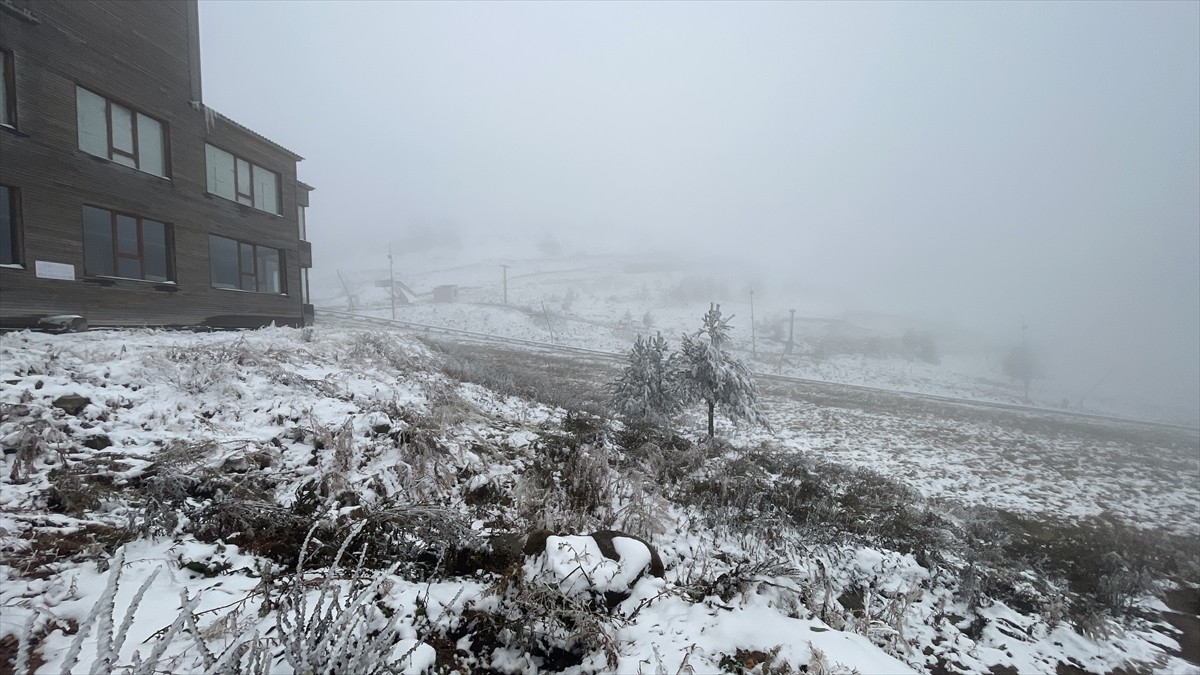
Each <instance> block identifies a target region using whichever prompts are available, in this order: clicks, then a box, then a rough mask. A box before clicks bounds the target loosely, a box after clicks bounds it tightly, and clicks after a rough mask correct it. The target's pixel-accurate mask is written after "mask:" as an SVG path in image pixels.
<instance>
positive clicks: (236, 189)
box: [204, 140, 283, 238]
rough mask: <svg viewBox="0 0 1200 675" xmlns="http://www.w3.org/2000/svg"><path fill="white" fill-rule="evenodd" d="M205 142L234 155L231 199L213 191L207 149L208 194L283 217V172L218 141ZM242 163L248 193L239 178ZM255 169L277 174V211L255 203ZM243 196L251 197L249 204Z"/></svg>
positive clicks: (206, 180) (205, 156)
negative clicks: (243, 189) (224, 146)
mask: <svg viewBox="0 0 1200 675" xmlns="http://www.w3.org/2000/svg"><path fill="white" fill-rule="evenodd" d="M204 144H205V145H206V146H212V147H213V148H215V149H217V150H220V151H221V152H223V153H225V154H227V155H229V156H230V157H233V176H232V178H233V199H230V198H229V197H226V196H225V195H222V194H218V193H216V192H213V191H212V188H213V186H212V185H209V184H208V176H209V167H208V164H207V163H208V159H209V157H208V151H207V150H206V151H205V153H204V161H205V166H204V176H205V185H204V192H205V193H206V194H210V195H212V196H214V197H220V198H221V199H224V200H225V201H229V202H233V203H235V204H241V205H242V206H248V207H250V208H252V209H254V210H255V211H259V212H261V213H269V214H271V215H272V216H278V217H280V218H282V217H283V174H282V173H281V172H279V171H276V170H274V169H270V168H267V167H265V166H263V165H262V164H259V163H257V162H253V161H250V160H249V159H246V158H245V157H243V156H242V155H239V154H237V153H236V152H230V151H228V150H226V149H225V148H223V147H221V146H219V145H217V144H216V143H213V142H212V141H209V140H205V141H204ZM241 164H245V165H246V167H247V168H246V183H247V185H249V186H250V192H248V193H247V192H242V188H241V184H240V182H239V179H240V178H241V176H240V174H241V168H240V165H241ZM255 170H258V171H266V172H267V173H270V174H271V175H273V176H275V208H276V210H275V211H268V210H267V209H264V208H260V207H259V206H258V205H256V204H255V201H256V199H255V198H256V197H257V196H258V195H257V191H256V190H257V188H256V187H255V180H254V172H255ZM242 198H246V199H249V200H250V203H249V204H247V203H246V202H243V201H242ZM227 238H228V237H227Z"/></svg>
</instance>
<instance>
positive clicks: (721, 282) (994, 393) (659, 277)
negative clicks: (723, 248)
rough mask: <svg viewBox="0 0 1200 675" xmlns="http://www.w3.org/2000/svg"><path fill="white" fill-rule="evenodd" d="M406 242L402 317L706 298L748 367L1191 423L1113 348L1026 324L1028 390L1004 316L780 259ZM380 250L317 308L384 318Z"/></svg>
mask: <svg viewBox="0 0 1200 675" xmlns="http://www.w3.org/2000/svg"><path fill="white" fill-rule="evenodd" d="M407 243H408V247H407V248H404V247H398V248H397V249H396V254H395V258H394V270H393V272H392V273H393V274H394V278H395V279H396V280H397V282H398V283H400V284H402V287H400V288H399V289H398V291H397V293H396V297H397V299H398V301H397V306H396V308H395V318H397V319H399V320H403V321H409V322H414V323H420V324H429V325H434V326H443V327H447V328H455V329H460V330H469V331H475V332H480V333H488V334H493V335H500V336H504V337H512V338H520V339H524V340H536V341H543V342H553V343H556V344H561V345H570V346H576V347H585V348H588V349H596V350H602V351H609V352H623V351H624V350H625V349H626V348H627V345H628V344H629V343H631V342H632V341H633V339H634V337H635V335H637V334H639V333H640V334H653V333H655V332H661V333H663V335H665V336H667V337H668V338H675V339H677V338H678V336H679V335H680V334H681V333H683V332H685V331H688V330H692V329H694V324H695V323H696V321H697V319H698V317H699V315H700V314H701V313H702V312H703V310H704V309H705V308H706V307H707V305H708V303H709V302H718V303H720V304H721V305H722V308H723V309H724V310H725V312H726V313H727V314H733V315H734V317H735V318H734V321H733V324H734V326H736V328H737V330H736V334H735V336H734V337H735V344H734V347H735V348H736V349H738V350H740V352H741V355H742V357H743V358H745V359H747V360H748V362H750V363H751V365H752V366H753V368H754V369H755V370H756V371H758V372H763V373H776V374H782V375H790V376H793V377H802V378H807V379H814V380H822V381H827V382H840V383H846V384H857V385H864V386H872V387H879V388H884V389H892V390H898V391H909V392H920V393H928V394H934V395H940V396H951V397H959V398H968V399H974V400H980V401H993V402H1001V403H1012V404H1026V403H1030V404H1033V405H1036V406H1039V407H1045V408H1053V409H1067V410H1077V411H1083V412H1090V413H1098V414H1106V415H1116V416H1119V417H1125V418H1132V419H1145V420H1153V421H1162V422H1168V423H1173V424H1181V425H1185V426H1191V427H1196V426H1198V425H1200V403H1198V402H1197V400H1196V398H1195V395H1196V392H1194V391H1193V392H1192V394H1191V395H1190V396H1174V397H1172V396H1169V395H1168V394H1167V393H1166V392H1163V391H1158V390H1155V389H1153V388H1150V389H1147V388H1146V386H1145V384H1144V383H1142V382H1135V381H1134V379H1133V378H1134V376H1135V375H1136V371H1130V369H1131V368H1133V365H1132V364H1131V363H1125V362H1124V361H1122V359H1119V358H1114V359H1113V360H1112V361H1111V362H1107V361H1106V362H1104V363H1103V364H1101V366H1097V365H1096V364H1095V363H1091V362H1088V363H1087V364H1086V365H1084V364H1081V363H1077V362H1076V359H1075V354H1074V352H1076V351H1078V349H1076V348H1074V347H1072V346H1070V345H1068V346H1066V347H1064V346H1063V345H1055V344H1041V343H1044V342H1046V341H1047V340H1051V339H1052V338H1053V336H1045V335H1038V334H1037V333H1036V332H1035V333H1034V334H1033V342H1034V344H1035V347H1037V351H1038V354H1039V360H1041V361H1043V362H1044V363H1043V366H1044V368H1043V371H1042V376H1040V377H1038V378H1036V379H1034V380H1033V382H1032V387H1031V389H1030V400H1028V401H1027V400H1026V399H1025V396H1024V391H1023V388H1022V386H1021V384H1020V383H1018V382H1015V381H1013V380H1011V379H1010V378H1008V377H1006V376H1005V374H1004V372H1003V368H1002V362H1003V359H1004V355H1005V353H1006V349H1007V348H1008V347H1009V346H1011V344H1012V343H1013V341H1014V340H1017V339H1019V335H1018V334H1016V333H1019V331H1015V326H1014V331H1013V333H1014V334H1012V335H1009V336H1008V338H1006V339H997V338H995V337H992V336H989V335H986V334H984V333H981V332H980V331H978V330H976V329H971V328H966V327H964V326H965V325H966V324H964V323H962V322H956V321H953V320H949V319H944V318H943V319H937V318H931V317H929V316H924V315H920V314H903V313H882V312H878V311H873V310H871V309H870V307H871V305H870V304H869V303H866V302H864V301H860V300H857V299H855V298H853V297H848V296H845V295H843V294H840V293H837V292H834V291H831V290H829V289H827V288H824V287H822V286H819V285H813V284H811V283H802V282H801V281H799V280H797V279H796V278H794V277H792V276H789V273H788V272H787V271H786V270H772V269H756V268H755V267H754V266H753V265H748V266H742V267H736V266H731V265H730V264H728V263H726V262H718V263H709V262H706V261H701V260H696V259H688V258H679V257H676V256H670V255H658V254H650V253H639V254H636V255H635V254H626V253H613V254H605V253H593V252H583V251H580V252H570V253H554V254H551V253H547V252H545V251H542V250H538V248H537V247H535V246H532V245H529V244H527V243H523V242H521V241H519V240H509V239H496V240H495V241H493V240H490V239H483V240H481V241H475V242H472V243H471V245H466V244H462V243H458V242H456V243H455V245H449V244H446V243H445V242H442V245H440V246H432V247H431V248H425V246H430V244H429V242H407ZM417 244H421V245H420V246H418V245H417ZM381 260H382V258H381V257H380V256H379V255H378V254H375V255H373V256H371V257H364V258H362V259H361V260H359V262H358V263H357V264H354V265H350V266H349V268H348V269H340V270H323V271H321V274H323V275H324V277H319V278H318V279H317V281H315V282H314V283H315V284H316V286H315V287H314V289H315V290H314V297H315V300H316V302H317V303H318V307H320V308H326V309H334V310H339V311H346V310H347V309H350V308H351V307H352V308H353V311H354V312H356V313H361V314H366V315H371V316H377V317H382V318H389V317H391V316H392V315H393V309H392V295H391V294H390V293H389V291H388V288H387V286H388V275H389V271H388V268H387V267H380V266H379V263H380V261H381ZM504 267H507V270H505V269H503V268H504ZM339 275H340V278H339ZM504 275H507V304H505V302H504V300H505V290H504V285H505V284H504ZM443 284H449V285H454V286H456V287H457V289H458V299H457V302H455V303H435V302H433V297H432V292H433V289H434V288H435V287H437V286H439V285H443ZM752 290H753V291H754V302H755V306H754V307H753V309H752V308H751V306H750V292H751V291H752ZM792 310H795V315H794V323H793V315H792ZM752 316H753V317H754V321H753V322H752V321H751V317H752ZM752 324H753V329H752ZM789 339H790V340H791V341H792V346H791V350H790V351H789V350H788V341H789ZM1039 345H1040V346H1039ZM926 346H927V348H925V349H923V347H926ZM1096 368H1100V370H1095V369H1096Z"/></svg>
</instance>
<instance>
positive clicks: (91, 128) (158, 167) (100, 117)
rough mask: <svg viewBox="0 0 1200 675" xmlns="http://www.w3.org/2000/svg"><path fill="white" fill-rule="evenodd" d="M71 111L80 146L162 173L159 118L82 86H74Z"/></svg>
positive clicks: (163, 150)
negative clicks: (75, 123)
mask: <svg viewBox="0 0 1200 675" xmlns="http://www.w3.org/2000/svg"><path fill="white" fill-rule="evenodd" d="M75 114H76V119H77V121H78V124H79V149H80V150H83V151H84V152H86V153H88V154H89V155H95V156H97V157H103V158H105V159H110V160H112V161H114V162H116V163H118V164H124V165H125V166H128V167H132V168H134V169H137V170H138V171H145V172H146V173H152V174H154V175H155V176H163V177H164V178H165V177H166V175H167V172H166V169H167V161H166V137H165V135H164V133H163V125H162V123H161V122H159V121H158V120H156V119H154V118H152V117H147V116H145V115H143V114H142V113H140V112H137V111H135V110H131V109H129V108H126V107H125V106H123V105H121V104H119V103H114V102H113V101H110V100H108V99H106V98H104V97H103V96H100V95H99V94H95V93H92V92H90V91H88V90H87V89H84V88H83V87H75Z"/></svg>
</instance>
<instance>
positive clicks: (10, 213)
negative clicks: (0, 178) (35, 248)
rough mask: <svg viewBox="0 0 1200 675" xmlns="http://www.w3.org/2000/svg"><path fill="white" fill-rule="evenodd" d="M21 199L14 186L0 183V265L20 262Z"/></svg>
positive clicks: (18, 263)
mask: <svg viewBox="0 0 1200 675" xmlns="http://www.w3.org/2000/svg"><path fill="white" fill-rule="evenodd" d="M20 223H21V199H20V195H19V194H18V193H17V190H16V188H10V187H5V186H3V185H0V265H20V264H21V238H20V237H21V231H20Z"/></svg>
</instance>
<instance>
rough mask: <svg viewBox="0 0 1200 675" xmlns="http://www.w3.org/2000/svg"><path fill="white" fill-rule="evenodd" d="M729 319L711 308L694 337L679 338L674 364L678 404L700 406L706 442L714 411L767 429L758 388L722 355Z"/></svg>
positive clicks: (745, 372) (735, 361) (711, 431)
mask: <svg viewBox="0 0 1200 675" xmlns="http://www.w3.org/2000/svg"><path fill="white" fill-rule="evenodd" d="M732 318H733V317H728V318H726V317H722V316H721V306H720V305H716V304H714V305H711V306H710V307H709V310H708V312H707V313H705V315H704V325H703V327H702V328H701V329H700V330H699V331H697V332H696V334H695V335H684V336H683V346H682V348H681V350H680V354H679V359H678V361H677V370H676V375H675V380H676V382H677V388H678V392H679V401H680V403H681V404H683V405H688V404H692V403H698V402H702V403H704V405H705V407H706V408H707V410H708V437H709V438H712V437H713V435H714V433H715V431H714V428H713V418H714V417H715V415H716V413H717V411H718V410H720V412H722V413H724V414H725V416H726V417H729V418H730V419H732V420H735V421H736V420H745V421H747V422H750V423H751V424H755V423H758V424H762V425H764V426H768V428H770V427H769V425H767V421H766V419H765V418H764V417H763V416H762V413H761V412H760V411H759V409H758V387H757V386H756V385H755V383H754V377H753V375H751V373H750V369H749V368H747V367H746V365H745V364H744V363H742V362H741V361H739V360H738V359H736V358H734V357H733V356H731V355H730V354H729V352H727V351H725V345H726V343H727V342H728V341H729V330H730V328H729V320H730V319H732Z"/></svg>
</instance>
